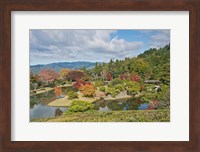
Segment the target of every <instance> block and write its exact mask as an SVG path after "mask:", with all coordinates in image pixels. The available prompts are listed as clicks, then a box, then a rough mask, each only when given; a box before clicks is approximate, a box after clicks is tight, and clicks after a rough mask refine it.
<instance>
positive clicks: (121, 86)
mask: <svg viewBox="0 0 200 152" xmlns="http://www.w3.org/2000/svg"><path fill="white" fill-rule="evenodd" d="M115 88H116V89H117V90H119V91H124V90H125V86H124V85H122V84H118V85H116V87H115Z"/></svg>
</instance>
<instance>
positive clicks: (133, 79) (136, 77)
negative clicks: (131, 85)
mask: <svg viewBox="0 0 200 152" xmlns="http://www.w3.org/2000/svg"><path fill="white" fill-rule="evenodd" d="M130 80H131V81H134V82H139V81H140V76H139V75H137V74H131V75H130Z"/></svg>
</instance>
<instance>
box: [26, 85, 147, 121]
mask: <svg viewBox="0 0 200 152" xmlns="http://www.w3.org/2000/svg"><path fill="white" fill-rule="evenodd" d="M68 89H69V88H64V91H63V92H66V90H68ZM55 99H56V96H55V94H54V91H53V90H52V91H48V92H45V93H41V94H38V95H33V96H31V97H30V119H33V118H50V117H56V116H60V115H62V113H63V112H65V111H67V109H68V108H67V107H50V106H48V103H50V102H51V101H53V100H55ZM94 105H95V110H97V111H116V110H145V109H147V108H148V103H144V102H142V101H141V100H140V99H139V98H129V99H117V100H104V99H100V100H98V101H96V102H94Z"/></svg>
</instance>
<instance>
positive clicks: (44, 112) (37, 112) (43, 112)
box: [30, 103, 67, 119]
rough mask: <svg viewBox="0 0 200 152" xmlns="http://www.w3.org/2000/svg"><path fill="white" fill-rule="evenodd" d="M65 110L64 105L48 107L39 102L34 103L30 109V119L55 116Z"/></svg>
mask: <svg viewBox="0 0 200 152" xmlns="http://www.w3.org/2000/svg"><path fill="white" fill-rule="evenodd" d="M66 110H67V108H66V107H59V108H57V107H50V106H47V105H43V104H41V103H39V104H35V105H34V107H33V108H32V109H30V119H33V118H49V117H56V116H60V115H62V113H63V112H64V111H66Z"/></svg>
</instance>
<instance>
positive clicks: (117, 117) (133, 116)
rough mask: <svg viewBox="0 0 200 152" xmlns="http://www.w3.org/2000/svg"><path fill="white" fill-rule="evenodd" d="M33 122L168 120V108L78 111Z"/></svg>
mask: <svg viewBox="0 0 200 152" xmlns="http://www.w3.org/2000/svg"><path fill="white" fill-rule="evenodd" d="M32 121H33V122H170V110H169V109H160V110H128V111H112V112H98V111H93V112H79V113H72V114H63V115H62V116H60V117H56V118H44V119H34V120H32Z"/></svg>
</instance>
